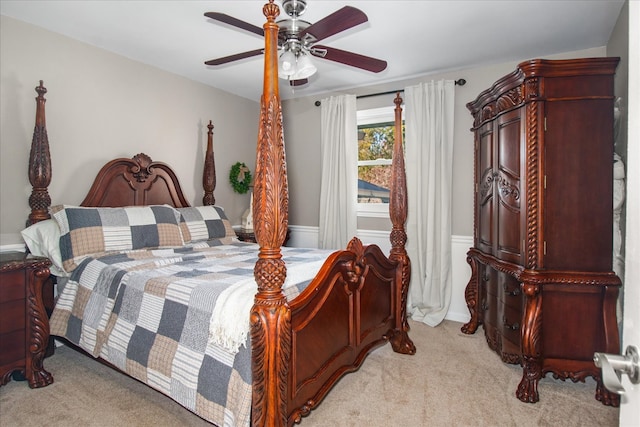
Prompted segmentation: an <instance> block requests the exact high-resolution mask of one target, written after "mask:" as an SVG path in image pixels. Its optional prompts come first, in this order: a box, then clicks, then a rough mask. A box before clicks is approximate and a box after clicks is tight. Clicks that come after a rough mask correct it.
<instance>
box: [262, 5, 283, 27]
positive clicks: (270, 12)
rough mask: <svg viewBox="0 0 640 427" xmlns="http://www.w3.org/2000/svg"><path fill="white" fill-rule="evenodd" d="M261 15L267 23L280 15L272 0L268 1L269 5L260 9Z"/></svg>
mask: <svg viewBox="0 0 640 427" xmlns="http://www.w3.org/2000/svg"><path fill="white" fill-rule="evenodd" d="M262 13H264V16H265V17H266V18H267V21H269V22H274V21H275V20H276V18H277V17H278V15H280V8H279V7H278V5H277V4H275V3H274V2H273V0H269V3H267V4H265V5H264V7H263V8H262Z"/></svg>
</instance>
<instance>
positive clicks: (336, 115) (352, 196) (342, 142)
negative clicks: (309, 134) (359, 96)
mask: <svg viewBox="0 0 640 427" xmlns="http://www.w3.org/2000/svg"><path fill="white" fill-rule="evenodd" d="M321 105H322V112H321V126H322V128H321V133H322V134H321V142H320V147H321V149H320V150H321V159H322V160H321V161H322V176H321V181H320V221H319V230H318V246H319V247H320V248H326V249H344V248H345V247H346V246H347V243H348V242H349V240H351V238H352V237H353V236H355V235H356V228H357V197H358V170H357V167H356V164H357V162H358V144H357V141H358V133H357V132H358V126H357V113H356V97H355V95H340V96H332V97H330V98H326V99H323V100H322V104H321Z"/></svg>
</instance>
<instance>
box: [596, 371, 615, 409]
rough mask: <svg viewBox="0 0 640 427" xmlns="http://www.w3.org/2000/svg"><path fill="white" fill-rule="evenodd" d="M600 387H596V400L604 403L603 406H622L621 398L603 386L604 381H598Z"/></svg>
mask: <svg viewBox="0 0 640 427" xmlns="http://www.w3.org/2000/svg"><path fill="white" fill-rule="evenodd" d="M596 381H597V382H598V386H597V387H596V400H598V401H600V402H602V404H603V405H606V406H613V407H616V408H617V407H618V406H620V396H619V395H618V394H616V393H613V392H610V391H609V390H607V388H606V387H605V386H604V385H603V384H602V379H600V378H598V379H596Z"/></svg>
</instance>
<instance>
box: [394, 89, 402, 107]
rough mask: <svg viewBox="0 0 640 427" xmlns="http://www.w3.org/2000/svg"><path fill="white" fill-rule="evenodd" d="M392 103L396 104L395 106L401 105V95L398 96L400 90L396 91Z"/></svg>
mask: <svg viewBox="0 0 640 427" xmlns="http://www.w3.org/2000/svg"><path fill="white" fill-rule="evenodd" d="M393 103H394V104H396V107H399V106H400V105H402V97H401V96H400V92H396V97H395V98H394V100H393Z"/></svg>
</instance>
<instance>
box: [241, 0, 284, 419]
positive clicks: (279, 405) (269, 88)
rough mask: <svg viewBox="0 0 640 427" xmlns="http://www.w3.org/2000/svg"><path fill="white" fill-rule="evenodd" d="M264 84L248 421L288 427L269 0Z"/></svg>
mask: <svg viewBox="0 0 640 427" xmlns="http://www.w3.org/2000/svg"><path fill="white" fill-rule="evenodd" d="M263 13H264V15H265V17H266V18H267V22H266V23H265V24H264V26H263V28H264V35H265V51H264V87H263V94H262V99H261V104H260V123H259V130H258V147H257V157H256V173H255V186H254V188H253V217H254V218H255V219H256V222H255V227H254V230H255V236H256V240H257V242H258V244H259V245H260V252H259V254H258V261H257V262H256V266H255V269H254V276H255V279H256V282H257V284H258V293H257V294H256V296H255V301H254V305H253V307H252V309H251V346H252V356H251V364H252V373H253V394H252V415H251V416H252V423H253V425H254V426H285V425H287V408H286V404H287V369H288V368H287V366H288V364H289V357H290V347H291V311H290V309H289V306H288V304H287V301H286V298H285V296H284V294H283V293H282V285H283V284H284V281H285V277H286V266H285V263H284V261H283V260H282V253H281V250H280V247H281V246H282V244H283V242H284V240H285V236H286V232H287V226H288V208H289V194H288V191H289V190H288V185H287V175H286V159H285V151H284V139H283V133H282V107H281V105H280V95H279V93H278V25H277V24H276V23H275V19H276V17H277V16H278V15H279V14H280V10H279V8H278V6H277V5H276V4H274V3H273V0H269V3H267V4H265V6H264V7H263Z"/></svg>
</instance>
